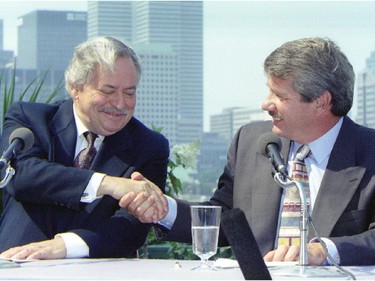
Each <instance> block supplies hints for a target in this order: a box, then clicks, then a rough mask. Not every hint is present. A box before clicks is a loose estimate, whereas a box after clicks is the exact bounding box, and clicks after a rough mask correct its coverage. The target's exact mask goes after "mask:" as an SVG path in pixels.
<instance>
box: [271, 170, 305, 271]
mask: <svg viewBox="0 0 375 281" xmlns="http://www.w3.org/2000/svg"><path fill="white" fill-rule="evenodd" d="M273 178H274V180H275V181H276V182H277V183H279V185H280V186H281V187H282V188H290V187H293V186H296V187H297V189H298V193H299V197H300V199H301V220H300V231H301V234H300V243H301V245H300V253H299V265H301V266H304V267H305V266H308V259H307V257H308V256H307V231H308V220H309V213H308V210H307V201H306V193H305V191H304V188H303V185H302V184H301V183H300V182H298V181H294V180H291V179H290V178H289V177H284V176H283V175H282V174H281V173H280V172H277V173H274V176H273Z"/></svg>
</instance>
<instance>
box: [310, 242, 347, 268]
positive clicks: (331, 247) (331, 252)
mask: <svg viewBox="0 0 375 281" xmlns="http://www.w3.org/2000/svg"><path fill="white" fill-rule="evenodd" d="M321 239H322V241H323V242H324V243H325V246H326V248H327V252H328V254H329V255H330V256H331V257H332V259H333V260H334V262H336V263H337V264H340V255H339V252H338V251H337V247H336V245H335V244H334V243H333V242H332V241H331V240H329V239H328V238H321ZM311 242H319V240H318V239H317V238H313V239H312V240H311ZM322 265H333V262H332V261H331V260H330V258H329V257H327V258H326V260H325V261H324V262H323V263H322Z"/></svg>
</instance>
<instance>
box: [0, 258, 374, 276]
mask: <svg viewBox="0 0 375 281" xmlns="http://www.w3.org/2000/svg"><path fill="white" fill-rule="evenodd" d="M198 263H199V261H196V260H194V261H193V260H161V259H160V260H159V259H62V260H45V261H43V260H40V261H32V262H26V263H20V264H19V267H16V268H2V269H0V280H243V279H244V278H243V275H242V272H241V270H240V269H239V268H238V267H231V268H225V269H223V268H219V269H218V270H216V271H196V270H191V269H192V268H194V267H196V266H197V265H198ZM271 267H272V266H271ZM269 268H270V267H269ZM345 269H347V270H350V271H351V272H352V273H353V274H354V275H355V276H356V278H357V280H363V279H368V280H370V279H375V266H367V267H345ZM271 274H272V270H271ZM272 278H273V279H288V280H289V279H291V278H290V277H287V278H285V277H284V278H283V277H280V278H279V277H275V276H272ZM292 279H293V278H292ZM295 279H298V280H300V279H301V278H300V277H298V276H296V278H295ZM340 279H347V278H340Z"/></svg>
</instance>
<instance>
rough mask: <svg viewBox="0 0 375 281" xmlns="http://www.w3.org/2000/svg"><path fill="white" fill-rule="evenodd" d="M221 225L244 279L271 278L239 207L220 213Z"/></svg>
mask: <svg viewBox="0 0 375 281" xmlns="http://www.w3.org/2000/svg"><path fill="white" fill-rule="evenodd" d="M221 227H222V229H223V230H224V233H225V235H226V237H227V239H228V242H229V244H230V246H231V247H232V251H233V254H234V256H235V257H236V259H237V261H238V264H239V266H240V269H241V271H242V274H243V276H244V278H245V279H246V280H272V278H271V275H270V273H269V271H268V268H267V266H266V264H265V262H264V260H263V257H262V254H261V252H260V250H259V247H258V244H257V242H256V240H255V237H254V234H253V232H252V230H251V228H250V226H249V224H248V223H247V220H246V216H245V214H244V212H243V211H242V210H241V209H238V208H235V209H232V210H227V211H225V212H223V213H222V216H221Z"/></svg>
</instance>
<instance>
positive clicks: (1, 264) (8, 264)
mask: <svg viewBox="0 0 375 281" xmlns="http://www.w3.org/2000/svg"><path fill="white" fill-rule="evenodd" d="M15 173H16V172H15V170H14V169H13V167H12V166H11V165H10V164H9V163H7V169H6V171H5V176H4V178H3V179H2V180H1V181H0V188H3V187H4V186H6V185H7V184H8V183H9V181H10V180H11V179H12V177H13V176H14V174H15ZM14 267H20V265H19V264H18V263H16V262H14V261H11V260H6V259H1V258H0V269H2V268H14Z"/></svg>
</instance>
